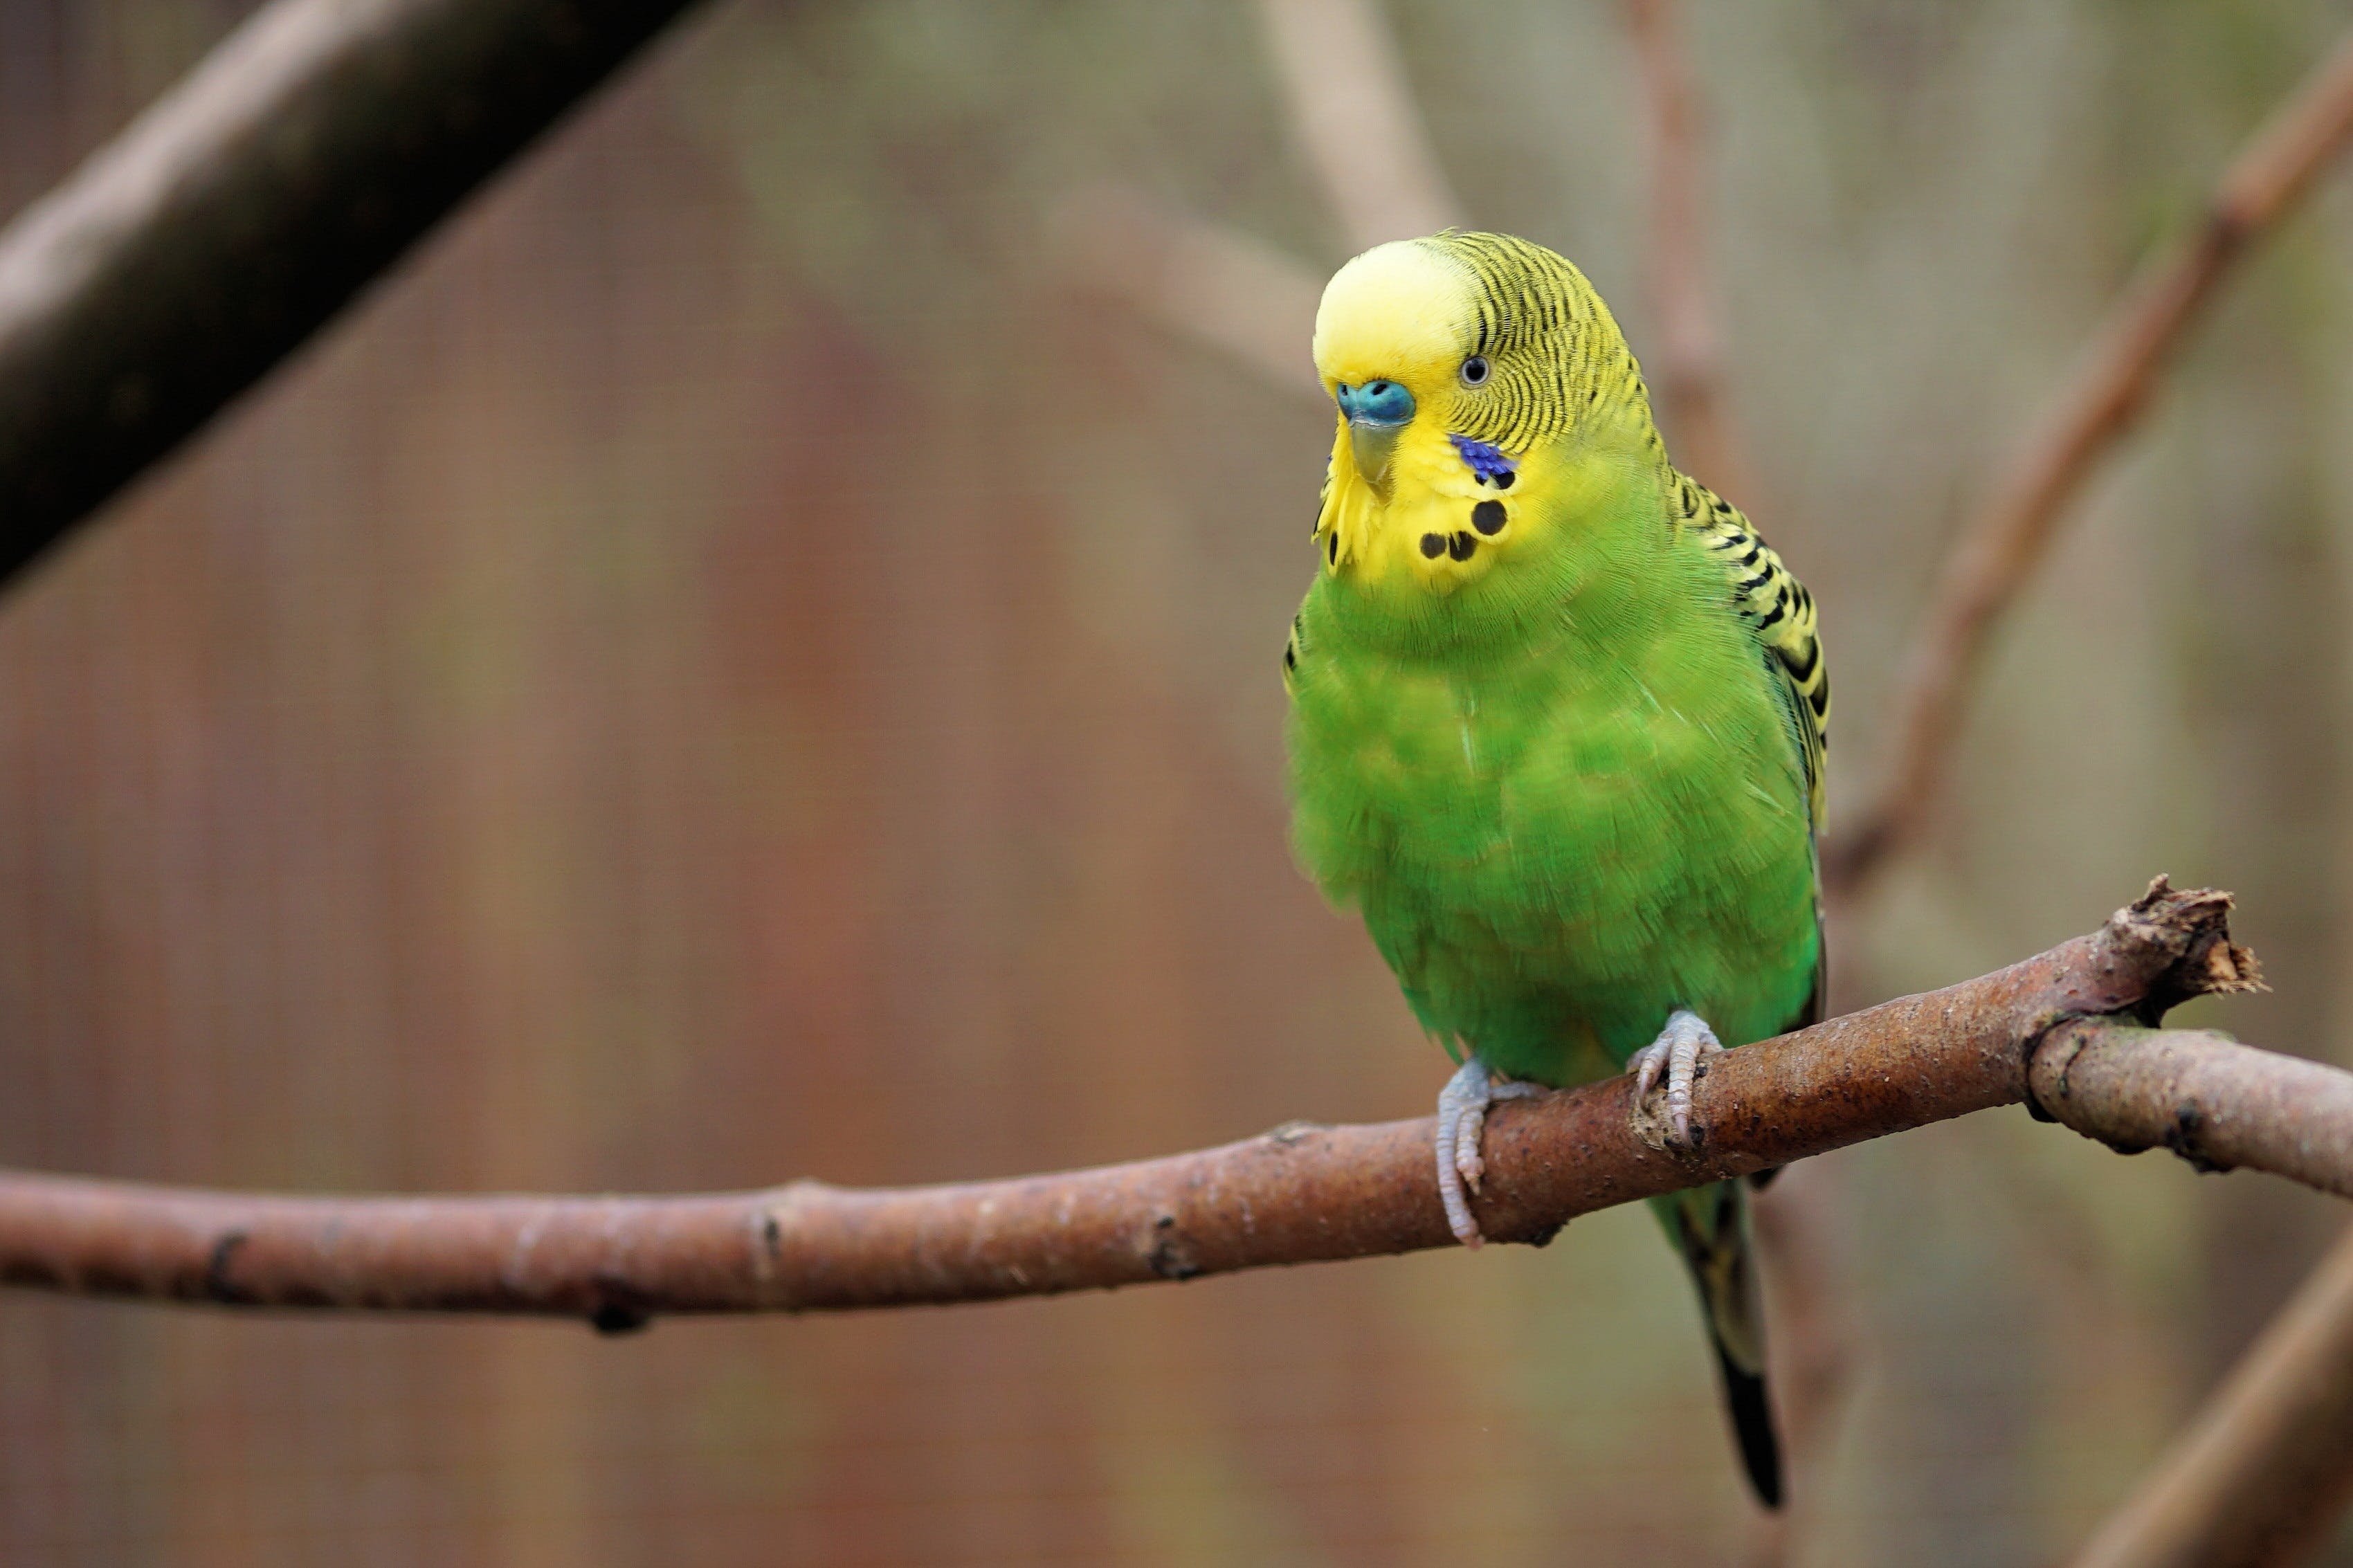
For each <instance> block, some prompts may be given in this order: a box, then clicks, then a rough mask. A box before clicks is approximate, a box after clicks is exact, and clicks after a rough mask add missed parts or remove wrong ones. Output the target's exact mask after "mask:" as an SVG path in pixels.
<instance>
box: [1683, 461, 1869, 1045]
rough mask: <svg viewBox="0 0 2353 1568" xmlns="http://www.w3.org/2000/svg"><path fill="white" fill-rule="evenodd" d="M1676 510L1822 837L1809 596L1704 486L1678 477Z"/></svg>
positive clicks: (1812, 1010)
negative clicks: (1781, 729) (1727, 600)
mask: <svg viewBox="0 0 2353 1568" xmlns="http://www.w3.org/2000/svg"><path fill="white" fill-rule="evenodd" d="M1675 503H1676V508H1677V510H1679V511H1680V512H1681V513H1682V514H1683V527H1684V528H1685V529H1687V530H1689V531H1691V533H1692V534H1693V536H1694V538H1695V539H1696V540H1697V541H1698V542H1699V543H1700V545H1701V546H1702V547H1703V548H1704V549H1705V550H1706V551H1707V552H1709V554H1710V555H1712V556H1713V557H1714V558H1715V560H1716V561H1717V562H1719V563H1721V564H1722V565H1723V568H1724V575H1725V586H1726V588H1727V589H1728V590H1729V591H1730V594H1731V599H1732V608H1733V611H1734V613H1735V614H1736V615H1738V616H1740V618H1741V619H1742V620H1743V621H1744V622H1746V624H1747V626H1748V629H1749V631H1750V632H1751V633H1752V634H1753V635H1754V636H1755V637H1756V638H1757V644H1758V645H1759V647H1761V648H1762V649H1763V652H1764V658H1765V667H1766V669H1767V672H1768V673H1769V674H1770V675H1771V677H1772V679H1773V681H1774V690H1775V692H1776V693H1777V695H1778V697H1779V698H1780V700H1781V708H1782V711H1783V713H1784V715H1785V716H1786V717H1787V719H1788V723H1789V730H1790V739H1791V741H1792V742H1794V743H1795V744H1796V746H1797V748H1798V759H1799V764H1800V765H1801V766H1802V767H1803V769H1804V771H1805V779H1806V805H1807V809H1808V811H1809V812H1810V815H1811V816H1812V819H1813V826H1814V837H1816V839H1818V840H1819V839H1820V837H1821V832H1822V813H1823V807H1824V805H1825V803H1826V801H1827V799H1828V795H1827V794H1826V790H1825V784H1826V779H1825V777H1824V773H1823V762H1824V758H1825V756H1826V754H1827V752H1828V751H1829V748H1830V740H1831V671H1830V665H1829V663H1828V662H1827V661H1826V660H1825V659H1824V658H1822V639H1821V636H1820V632H1819V630H1818V629H1817V620H1816V616H1815V614H1814V596H1813V595H1812V594H1810V593H1809V592H1807V590H1806V585H1805V584H1803V583H1800V582H1799V581H1798V579H1797V576H1796V574H1793V573H1792V572H1791V571H1790V570H1789V569H1788V567H1787V566H1785V565H1783V564H1782V563H1781V558H1780V557H1779V556H1778V555H1777V554H1775V553H1774V552H1773V547H1772V546H1771V545H1769V544H1767V543H1766V542H1765V536H1764V535H1763V534H1760V533H1758V532H1757V530H1756V529H1755V528H1753V527H1751V526H1750V525H1749V521H1748V520H1747V519H1746V518H1745V517H1743V516H1741V515H1740V509H1739V508H1737V507H1736V506H1734V505H1733V504H1732V503H1731V502H1730V501H1728V500H1725V499H1724V498H1723V497H1722V496H1720V495H1717V494H1716V493H1715V491H1714V490H1712V489H1708V488H1707V487H1706V486H1705V485H1704V484H1701V483H1700V482H1699V481H1698V480H1697V479H1691V478H1689V477H1688V476H1686V475H1683V474H1681V473H1678V474H1676V475H1675ZM1814 882H1815V889H1814V917H1815V920H1816V921H1817V922H1819V921H1820V918H1821V875H1820V867H1819V865H1818V866H1817V867H1816V869H1815V878H1814ZM1824 981H1825V965H1824V964H1822V963H1816V965H1815V968H1814V991H1813V996H1812V999H1811V1001H1810V1002H1809V1003H1808V1005H1807V1007H1806V1011H1805V1013H1804V1014H1803V1015H1802V1016H1800V1017H1799V1018H1798V1019H1796V1020H1795V1021H1794V1022H1793V1024H1792V1026H1793V1027H1803V1026H1806V1025H1808V1024H1816V1023H1820V1021H1821V1017H1822V1008H1823V1004H1824V1002H1825V1000H1826V997H1825V994H1824V991H1825V986H1824Z"/></svg>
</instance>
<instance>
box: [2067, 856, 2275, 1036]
mask: <svg viewBox="0 0 2353 1568" xmlns="http://www.w3.org/2000/svg"><path fill="white" fill-rule="evenodd" d="M2235 902H2236V900H2233V899H2232V896H2231V895H2230V894H2229V893H2227V892H2224V891H2223V890H2222V889H2219V888H2189V889H2177V888H2176V887H2174V886H2173V884H2172V882H2171V881H2170V880H2169V879H2168V878H2167V877H2165V876H2164V875H2163V874H2162V873H2160V874H2158V876H2157V877H2156V878H2155V879H2153V880H2151V881H2150V883H2149V885H2148V890H2147V892H2145V893H2143V894H2142V895H2141V896H2140V897H2139V898H2137V899H2136V900H2133V901H2132V902H2131V903H2129V904H2126V906H2125V907H2124V908H2123V909H2120V910H2117V911H2116V913H2114V914H2112V915H2110V916H2109V917H2108V920H2107V924H2106V925H2105V926H2104V927H2103V928H2102V929H2101V932H2100V935H2101V937H2102V939H2103V942H2104V945H2105V947H2106V948H2107V949H2108V952H2109V953H2110V954H2112V955H2113V958H2114V960H2115V962H2116V963H2118V964H2119V966H2121V967H2123V968H2125V969H2126V970H2127V971H2129V972H2134V973H2138V974H2140V975H2142V976H2145V977H2146V978H2145V979H2143V981H2142V984H2141V985H2140V987H2139V989H2140V995H2139V996H2138V997H2137V998H2135V999H2133V1000H2132V1001H2130V1002H2129V1003H2128V1004H2127V1005H2128V1007H2129V1009H2130V1011H2131V1012H2132V1013H2133V1014H2134V1016H2137V1017H2138V1018H2139V1019H2140V1020H2141V1022H2143V1023H2145V1024H2151V1025H2154V1024H2156V1023H2158V1022H2159V1021H2161V1020H2162V1019H2163V1018H2164V1016H2165V1015H2166V1013H2167V1012H2168V1010H2170V1009H2172V1008H2174V1007H2177V1006H2179V1005H2181V1004H2182V1003H2184V1002H2187V1001H2188V1000H2189V998H2191V997H2192V996H2214V995H2226V994H2230V993H2232V992H2239V991H2263V990H2266V989H2268V987H2267V986H2265V985H2264V984H2263V964H2262V963H2260V962H2259V961H2258V960H2257V959H2256V957H2255V955H2254V954H2253V952H2249V951H2248V950H2247V949H2245V948H2243V947H2241V946H2240V945H2239V944H2238V943H2236V942H2232V940H2231V910H2232V906H2233V904H2234V903H2235ZM2118 1010H2122V1009H2118Z"/></svg>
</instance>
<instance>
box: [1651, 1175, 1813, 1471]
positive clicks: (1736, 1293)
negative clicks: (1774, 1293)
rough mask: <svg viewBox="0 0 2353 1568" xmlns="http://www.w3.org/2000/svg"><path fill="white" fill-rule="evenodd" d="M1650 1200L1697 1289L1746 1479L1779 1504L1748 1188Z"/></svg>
mask: <svg viewBox="0 0 2353 1568" xmlns="http://www.w3.org/2000/svg"><path fill="white" fill-rule="evenodd" d="M1651 1203H1652V1206H1653V1207H1654V1208H1656V1209H1657V1211H1658V1213H1659V1216H1660V1218H1661V1219H1662V1220H1664V1221H1665V1222H1666V1226H1667V1234H1668V1235H1670V1236H1671V1237H1673V1238H1674V1243H1675V1247H1676V1250H1678V1251H1679V1252H1681V1253H1682V1254H1683V1262H1684V1264H1685V1265H1686V1266H1687V1267H1689V1268H1690V1269H1691V1273H1692V1279H1693V1281H1694V1283H1695V1284H1697V1285H1698V1287H1699V1299H1700V1309H1701V1310H1702V1311H1704V1313H1705V1314H1706V1315H1707V1332H1708V1338H1709V1339H1710V1340H1711V1341H1713V1342H1715V1361H1716V1365H1717V1367H1718V1369H1719V1370H1721V1371H1722V1372H1723V1373H1724V1402H1725V1408H1726V1409H1727V1410H1728V1411H1729V1412H1730V1414H1731V1416H1732V1431H1733V1436H1734V1437H1735V1438H1736V1439H1737V1440H1738V1442H1739V1444H1740V1458H1741V1463H1742V1464H1743V1465H1744V1466H1746V1468H1747V1471H1748V1484H1749V1485H1750V1486H1752V1487H1754V1488H1755V1489H1757V1499H1758V1500H1760V1501H1762V1502H1763V1503H1764V1504H1765V1506H1766V1507H1767V1508H1779V1507H1780V1506H1781V1442H1780V1438H1779V1437H1778V1436H1777V1435H1776V1434H1775V1431H1774V1426H1773V1405H1772V1402H1771V1400H1769V1399H1768V1398H1767V1396H1766V1392H1765V1310H1764V1301H1763V1299H1762V1297H1761V1294H1760V1292H1759V1289H1758V1285H1757V1255H1756V1248H1755V1245H1754V1243H1753V1241H1752V1240H1751V1238H1750V1236H1749V1230H1748V1192H1747V1189H1746V1186H1745V1185H1744V1184H1741V1183H1739V1182H1736V1181H1734V1182H1717V1183H1715V1184H1713V1185H1711V1186H1705V1187H1694V1188H1692V1189H1690V1190H1688V1191H1685V1192H1680V1193H1671V1194H1667V1195H1666V1196H1664V1197H1661V1198H1654V1199H1652V1200H1651Z"/></svg>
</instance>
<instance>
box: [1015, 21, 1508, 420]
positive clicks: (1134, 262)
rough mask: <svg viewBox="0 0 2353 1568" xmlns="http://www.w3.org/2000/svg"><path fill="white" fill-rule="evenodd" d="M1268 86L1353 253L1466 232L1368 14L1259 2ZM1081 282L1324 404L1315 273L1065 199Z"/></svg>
mask: <svg viewBox="0 0 2353 1568" xmlns="http://www.w3.org/2000/svg"><path fill="white" fill-rule="evenodd" d="M1261 13H1262V16H1263V18H1264V20H1265V23H1266V35H1267V45H1268V55H1269V58H1270V59H1271V62H1272V64H1273V67H1274V78H1275V85H1276V87H1277V89H1279V92H1280V96H1281V98H1282V103H1283V107H1284V109H1285V110H1287V112H1288V114H1289V116H1290V120H1291V125H1292V133H1293V136H1294V137H1295V138H1296V139H1297V140H1298V142H1299V146H1300V150H1301V152H1302V153H1303V154H1304V155H1305V157H1306V159H1307V163H1308V167H1309V168H1310V170H1311V171H1312V172H1313V173H1314V175H1315V178H1316V182H1317V184H1319V185H1320V186H1321V187H1322V189H1323V193H1324V205H1325V206H1326V207H1327V208H1329V210H1330V211H1331V213H1332V216H1333V217H1334V218H1335V221H1336V222H1337V223H1338V224H1339V226H1340V228H1341V231H1342V233H1343V234H1344V235H1345V237H1346V239H1347V241H1348V243H1349V245H1350V246H1352V247H1356V248H1358V249H1363V248H1366V247H1371V246H1374V245H1377V244H1379V243H1381V242H1382V241H1383V240H1389V239H1405V238H1409V237H1413V236H1415V235H1420V234H1433V233H1435V232H1437V231H1438V230H1440V229H1441V228H1447V227H1451V226H1455V225H1457V224H1459V223H1461V204H1460V203H1459V202H1457V201H1456V199H1455V197H1454V194H1453V192H1452V191H1451V190H1450V189H1449V188H1448V186H1447V184H1446V176H1445V174H1443V173H1442V172H1441V170H1440V167H1439V163H1438V156H1437V154H1436V153H1433V152H1432V151H1431V150H1430V136H1429V132H1428V131H1427V129H1426V127H1425V126H1424V124H1423V121H1422V115H1421V110H1420V109H1419V106H1418V105H1417V104H1416V103H1415V101H1414V98H1413V91H1412V89H1411V88H1410V87H1409V85H1408V83H1407V81H1406V77H1405V64H1404V61H1403V60H1401V59H1400V58H1398V48H1397V40H1396V39H1395V38H1394V37H1391V36H1390V34H1389V30H1388V21H1387V20H1386V19H1385V18H1384V17H1383V16H1382V15H1381V11H1380V7H1379V6H1378V5H1377V4H1375V3H1374V0H1263V4H1262V5H1261ZM1055 238H1056V242H1057V243H1056V248H1057V249H1058V250H1059V251H1060V254H1061V256H1062V257H1063V258H1064V260H1065V263H1066V264H1067V265H1068V266H1069V267H1070V268H1071V271H1072V273H1073V274H1074V276H1075V278H1076V280H1077V281H1079V282H1080V283H1081V284H1082V285H1084V286H1086V287H1088V288H1091V289H1095V290H1097V291H1100V292H1103V293H1105V294H1109V295H1112V296H1114V297H1116V298H1119V299H1122V300H1126V301H1127V302H1128V303H1129V304H1130V305H1132V306H1134V308H1135V309H1137V310H1140V311H1142V312H1143V313H1144V314H1145V316H1147V317H1149V318H1151V319H1152V320H1153V321H1157V322H1158V323H1159V324H1160V325H1161V326H1163V327H1165V328H1166V329H1168V330H1169V331H1173V332H1175V333H1176V335H1178V336H1180V337H1189V338H1191V339H1193V340H1194V341H1196V342H1200V343H1203V344H1205V345H1207V346H1208V347H1210V348H1213V349H1216V350H1218V351H1219V352H1220V353H1224V354H1226V355H1227V356H1229V358H1231V359H1232V360H1233V361H1234V362H1235V363H1238V364H1239V365H1240V366H1241V367H1242V368H1243V369H1245V370H1247V371H1249V372H1250V374H1253V375H1255V376H1257V377H1259V378H1260V379H1261V380H1263V381H1265V382H1266V383H1267V384H1270V385H1272V386H1275V387H1277V388H1280V389H1281V390H1282V391H1284V392H1295V393H1298V394H1300V395H1303V396H1306V397H1312V398H1314V399H1315V400H1316V401H1317V402H1318V403H1322V402H1323V401H1324V388H1323V385H1322V384H1321V383H1320V382H1318V381H1317V380H1316V378H1315V367H1314V364H1313V363H1311V362H1310V361H1309V359H1308V353H1307V343H1308V340H1309V338H1310V337H1311V336H1313V334H1314V331H1315V303H1316V301H1317V300H1319V299H1320V298H1322V296H1323V292H1324V280H1323V277H1322V274H1321V273H1320V272H1319V271H1318V269H1316V268H1312V267H1309V266H1308V265H1306V264H1305V263H1303V262H1301V261H1298V260H1296V259H1294V258H1292V257H1291V256H1289V255H1287V254H1285V253H1284V252H1282V251H1281V250H1278V249H1276V248H1275V247H1272V246H1271V245H1268V244H1267V243H1266V242H1265V241H1263V240H1261V239H1256V238H1253V237H1250V235H1247V234H1244V233H1242V232H1240V230H1238V229H1234V228H1231V227H1229V226H1226V225H1224V224H1219V223H1213V222H1210V221H1208V220H1207V219H1204V218H1198V217H1195V216H1191V215H1189V214H1187V213H1183V212H1180V211H1177V210H1176V209H1174V208H1172V207H1169V206H1168V205H1166V204H1163V203H1160V202H1157V201H1155V200H1154V199H1153V198H1152V197H1150V196H1148V195H1144V194H1143V193H1141V192H1137V191H1133V190H1129V189H1127V188H1125V187H1123V186H1118V185H1109V184H1105V185H1095V186H1090V187H1087V188H1085V189H1082V190H1079V191H1074V192H1072V193H1071V195H1068V196H1067V197H1065V198H1064V200H1063V203H1062V205H1061V207H1060V210H1059V211H1058V212H1057V213H1056V214H1055Z"/></svg>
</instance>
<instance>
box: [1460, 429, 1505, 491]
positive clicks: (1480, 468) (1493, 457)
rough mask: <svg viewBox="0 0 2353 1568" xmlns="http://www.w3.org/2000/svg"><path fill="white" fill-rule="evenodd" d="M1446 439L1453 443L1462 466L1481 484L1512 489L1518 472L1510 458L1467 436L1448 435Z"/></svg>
mask: <svg viewBox="0 0 2353 1568" xmlns="http://www.w3.org/2000/svg"><path fill="white" fill-rule="evenodd" d="M1446 438H1447V439H1448V440H1450V441H1451V442H1453V443H1454V449H1455V450H1456V451H1457V452H1460V453H1461V454H1462V461H1463V463H1464V465H1465V466H1466V467H1468V468H1470V470H1471V472H1472V474H1473V475H1474V476H1476V477H1477V479H1478V480H1479V482H1480V483H1481V484H1482V485H1493V486H1494V487H1495V488H1496V489H1499V490H1507V489H1511V488H1512V480H1513V479H1516V478H1517V477H1518V471H1517V469H1516V468H1514V464H1513V462H1512V459H1511V458H1506V457H1505V456H1504V454H1503V453H1502V452H1501V451H1500V450H1498V449H1497V448H1495V447H1490V446H1489V445H1487V443H1486V442H1484V441H1473V440H1472V439H1471V437H1468V436H1452V435H1450V436H1448V437H1446Z"/></svg>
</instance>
